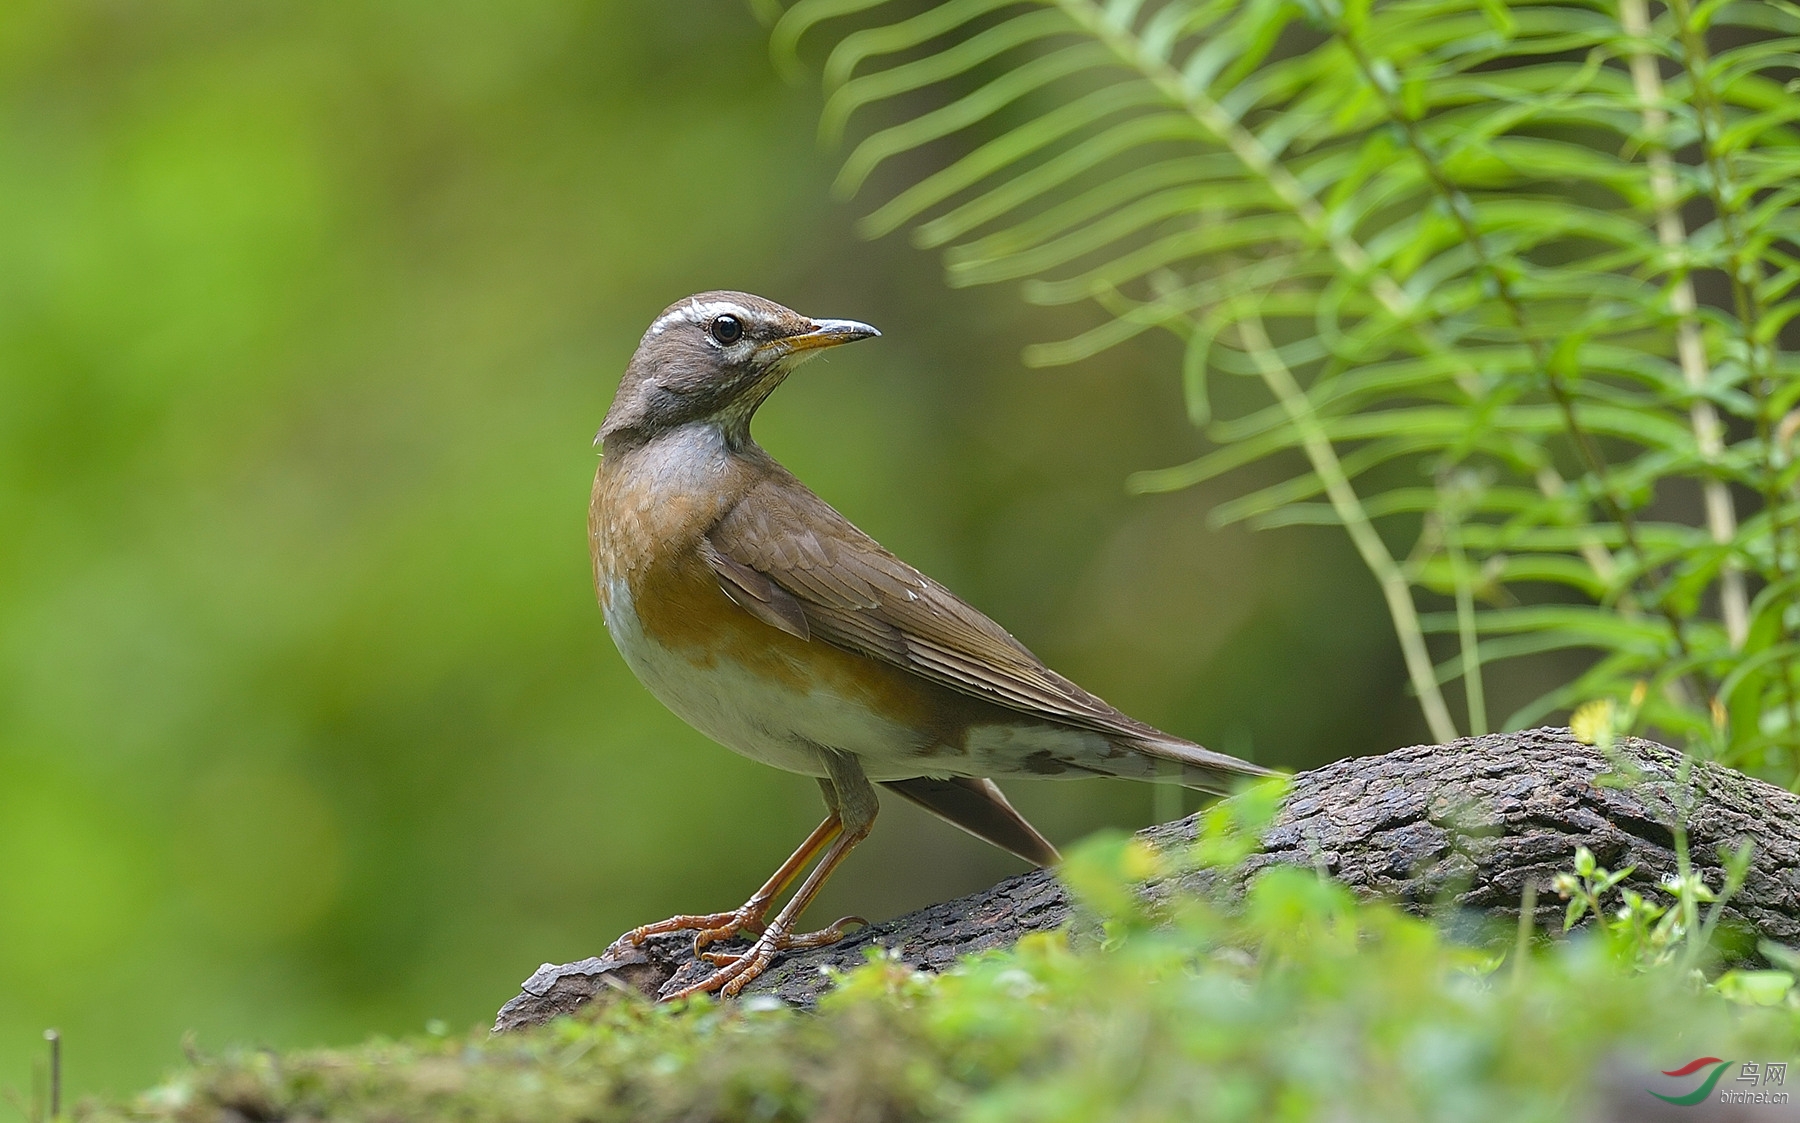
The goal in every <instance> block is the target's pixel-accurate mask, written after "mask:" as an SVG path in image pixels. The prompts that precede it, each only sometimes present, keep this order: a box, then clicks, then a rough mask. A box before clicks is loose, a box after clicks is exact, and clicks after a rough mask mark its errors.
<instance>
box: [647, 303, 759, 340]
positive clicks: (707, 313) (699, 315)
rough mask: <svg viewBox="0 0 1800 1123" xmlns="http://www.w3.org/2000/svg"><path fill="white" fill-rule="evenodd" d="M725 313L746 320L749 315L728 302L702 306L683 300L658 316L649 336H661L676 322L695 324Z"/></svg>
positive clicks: (738, 306)
mask: <svg viewBox="0 0 1800 1123" xmlns="http://www.w3.org/2000/svg"><path fill="white" fill-rule="evenodd" d="M726 312H730V313H732V314H733V315H735V316H742V317H745V318H748V317H749V314H750V313H749V312H748V311H747V310H746V309H744V308H743V307H742V306H741V305H737V304H733V303H732V302H731V301H729V300H709V301H707V302H706V303H704V304H699V303H696V302H694V301H692V300H684V301H682V302H681V303H680V304H677V305H676V306H675V307H674V308H672V309H670V310H669V311H667V312H664V313H663V314H662V315H661V316H658V317H657V318H656V322H655V323H653V324H651V325H650V334H651V335H661V334H662V333H663V330H664V329H665V328H667V327H668V326H669V325H670V324H672V323H674V322H675V321H677V320H686V321H688V322H689V323H691V324H697V323H699V322H700V321H702V320H710V319H712V318H713V317H714V316H719V315H723V314H725V313H726Z"/></svg>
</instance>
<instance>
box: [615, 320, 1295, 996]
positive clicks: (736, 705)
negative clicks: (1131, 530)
mask: <svg viewBox="0 0 1800 1123" xmlns="http://www.w3.org/2000/svg"><path fill="white" fill-rule="evenodd" d="M879 334H881V333H880V332H877V331H876V330H875V329H874V328H872V327H869V326H868V325H867V324H861V323H857V322H856V321H854V320H813V319H809V318H807V317H805V316H802V315H800V314H799V313H797V312H793V311H790V310H789V309H787V308H784V307H782V306H781V305H779V304H776V303H774V302H773V301H769V300H764V299H763V298H761V297H757V296H751V295H749V294H747V293H741V292H706V293H701V294H699V295H698V296H691V297H689V298H687V299H686V300H683V301H680V302H678V303H676V304H674V305H672V306H670V307H669V309H668V310H667V311H665V312H664V313H663V314H662V315H661V316H659V317H657V319H656V322H655V323H653V324H651V325H650V330H648V331H647V332H645V333H644V338H643V341H642V342H640V343H639V344H638V349H637V353H636V354H635V355H633V356H632V358H631V363H630V365H629V366H627V367H626V368H625V377H624V379H623V380H622V381H621V382H620V383H619V390H618V393H617V395H616V396H615V397H614V398H613V403H612V408H611V409H610V410H609V411H607V414H606V421H605V423H604V424H603V425H602V426H601V427H600V435H599V437H598V438H597V443H600V444H601V445H602V446H603V449H604V451H603V454H602V457H601V461H600V470H599V472H598V474H597V475H596V476H595V477H594V492H593V502H592V505H591V506H590V508H589V511H588V535H589V540H590V543H591V546H592V549H593V558H594V582H595V585H596V587H597V588H598V591H599V596H600V607H601V609H602V610H603V611H604V613H605V616H606V626H607V629H608V630H609V631H610V632H611V633H612V637H613V642H615V643H616V644H618V647H619V653H620V654H621V655H623V656H624V657H625V662H626V663H627V664H628V665H629V666H630V667H631V669H632V671H633V672H635V673H636V674H637V677H638V678H639V680H641V681H642V682H643V684H644V685H645V686H646V687H648V688H649V690H650V692H651V693H652V694H654V695H656V697H657V698H659V699H660V700H661V701H662V702H663V704H664V705H666V706H668V707H669V709H671V710H673V711H675V713H676V714H678V715H680V716H681V717H682V718H683V719H684V720H686V721H687V722H688V723H689V724H690V725H692V726H694V728H696V729H698V730H700V731H701V732H702V733H705V734H706V735H707V736H709V737H711V738H713V739H714V740H715V741H718V742H719V743H720V744H722V745H724V746H725V747H727V748H729V749H732V750H734V751H736V752H739V753H742V754H743V755H745V756H747V757H750V758H751V759H753V760H759V761H762V762H763V763H765V764H772V765H774V766H775V767H777V768H783V769H786V770H788V771H789V772H798V773H800V774H801V775H805V776H813V777H816V778H817V779H818V781H819V787H820V788H821V790H822V791H823V792H824V796H825V806H826V808H827V810H828V814H827V815H826V816H825V821H824V822H822V823H820V824H819V826H818V829H816V830H814V831H813V832H812V834H811V835H810V836H809V837H808V838H807V839H806V841H805V842H804V843H802V844H801V845H800V848H799V849H798V850H796V851H794V854H793V856H792V857H790V858H789V859H788V860H787V861H786V862H785V863H783V864H782V866H781V868H780V869H778V870H776V871H775V874H774V876H772V877H770V878H769V880H768V882H767V883H765V884H764V885H763V887H762V888H761V889H758V890H757V891H756V893H755V894H754V895H753V896H751V898H750V899H749V900H748V901H746V902H745V903H744V905H743V906H742V907H741V908H738V909H736V910H734V911H732V912H722V913H711V914H703V915H697V916H675V917H670V918H669V919H668V920H664V921H661V922H659V923H656V924H647V925H644V926H643V927H641V928H636V929H633V930H632V931H630V932H627V933H626V934H625V935H623V936H621V937H620V938H619V940H618V941H617V942H616V943H615V944H614V945H613V948H612V949H609V950H617V949H619V948H621V947H623V946H627V945H635V944H639V943H642V942H643V941H644V940H645V939H646V938H647V937H649V936H651V935H654V934H658V933H664V932H680V931H695V932H697V935H696V936H695V938H694V946H695V949H696V951H699V949H701V948H703V947H705V946H706V945H707V944H709V943H712V942H714V941H717V940H720V939H725V938H728V937H731V936H736V935H738V934H740V933H753V934H755V935H756V940H755V942H754V943H753V944H751V946H750V947H749V949H748V950H747V951H745V952H744V953H743V954H741V955H735V956H733V955H723V954H719V953H715V952H703V953H702V954H703V955H704V956H705V958H707V959H708V960H709V961H710V962H711V963H713V964H714V965H715V966H717V967H718V968H719V969H718V970H717V971H715V972H713V973H712V974H711V975H709V976H708V977H706V978H705V979H703V980H701V981H700V982H698V983H696V984H695V985H693V986H691V987H688V988H687V989H686V990H684V991H682V992H681V994H682V995H687V994H693V993H698V992H702V991H711V990H723V992H724V993H725V994H726V995H734V994H736V993H738V992H739V991H740V990H742V989H743V988H744V986H745V985H746V984H748V983H749V982H750V981H751V980H752V979H754V978H755V977H756V976H757V975H758V974H760V973H761V972H762V971H763V969H764V968H766V967H767V966H768V964H769V962H770V961H771V960H772V959H773V958H774V957H775V955H776V953H778V952H780V951H782V950H784V949H788V948H799V947H818V946H820V945H823V944H827V943H831V942H833V941H835V940H837V939H840V938H841V937H842V936H843V934H844V931H845V929H846V928H847V927H848V926H849V925H851V924H853V923H861V921H860V920H859V919H858V918H855V917H846V918H844V919H843V920H840V921H838V922H837V923H835V924H833V925H831V926H830V927H829V928H826V929H824V930H823V931H820V932H813V933H806V934H801V933H797V932H795V930H794V929H795V925H796V922H797V921H798V920H799V917H800V914H801V913H802V912H803V911H804V910H805V908H806V906H807V904H808V903H809V902H811V901H812V899H813V897H814V896H816V895H817V894H818V891H819V888H820V886H821V885H823V884H824V882H825V879H826V878H827V877H829V876H830V875H831V871H832V869H833V868H834V867H836V866H837V865H838V863H839V862H841V861H843V859H844V856H845V855H846V854H848V853H849V852H850V850H851V848H852V847H854V846H855V845H856V844H857V843H858V842H860V841H862V839H863V838H865V837H866V836H867V835H868V833H869V828H870V826H871V825H872V824H873V823H874V821H875V812H876V804H877V801H876V795H875V788H874V784H880V785H881V786H882V787H885V788H887V789H888V790H889V791H891V792H894V793H896V794H898V795H901V796H904V797H905V798H907V799H909V800H911V801H913V802H914V803H917V804H919V805H920V806H922V807H924V808H925V809H926V810H928V811H931V812H933V813H934V814H936V815H938V816H940V817H942V818H944V819H947V820H949V821H950V822H951V823H954V824H955V825H957V826H959V827H961V828H963V829H964V830H966V831H968V832H969V833H971V834H973V835H975V836H976V837H978V838H982V839H985V840H987V841H988V842H991V843H993V844H994V845H996V846H999V847H1001V848H1002V849H1005V850H1009V851H1011V852H1012V853H1014V854H1017V855H1018V856H1019V857H1021V858H1024V859H1025V860H1026V861H1029V862H1035V863H1037V864H1040V865H1048V864H1050V863H1052V862H1055V861H1056V860H1057V853H1056V848H1055V847H1054V846H1052V845H1050V843H1049V842H1048V841H1046V840H1045V839H1044V837H1043V836H1042V835H1041V834H1039V833H1038V832H1037V831H1036V829H1034V828H1033V827H1032V825H1031V824H1030V823H1028V822H1026V821H1025V819H1024V817H1023V816H1021V815H1020V814H1019V813H1018V812H1017V811H1015V810H1013V807H1012V804H1010V803H1008V802H1007V800H1006V796H1005V795H1003V794H1002V793H1001V791H1000V789H999V788H998V787H997V786H996V785H995V784H994V782H993V780H991V779H989V778H988V777H992V776H1005V775H1015V776H1094V775H1100V776H1128V777H1131V778H1133V779H1139V780H1156V779H1161V778H1168V779H1177V780H1178V781H1179V782H1180V783H1182V784H1185V785H1187V786H1189V787H1194V788H1200V789H1203V790H1206V791H1212V792H1224V791H1226V790H1228V788H1229V786H1230V784H1231V782H1232V781H1233V780H1234V779H1236V778H1239V777H1246V776H1263V775H1267V770H1265V769H1263V768H1259V767H1257V766H1256V765H1254V764H1249V763H1247V762H1245V761H1242V760H1238V759H1236V758H1235V757H1230V756H1226V755H1224V754H1222V753H1215V752H1212V751H1210V750H1208V749H1204V748H1201V747H1200V746H1199V745H1196V744H1193V743H1191V742H1189V741H1184V740H1182V739H1180V738H1179V737H1172V736H1170V735H1169V734H1167V733H1163V732H1161V731H1159V730H1157V729H1155V728H1152V727H1151V726H1148V725H1145V724H1144V723H1143V722H1140V721H1136V720H1133V719H1132V718H1129V717H1127V716H1126V715H1124V714H1122V713H1120V712H1119V711H1118V710H1115V709H1113V708H1112V707H1111V706H1109V705H1107V704H1106V703H1105V702H1103V701H1101V700H1100V699H1099V698H1096V697H1095V696H1094V695H1092V694H1089V693H1088V692H1087V691H1085V690H1083V689H1082V688H1081V687H1079V686H1077V685H1075V684H1074V683H1073V682H1070V681H1069V680H1068V679H1066V678H1064V677H1062V676H1061V675H1059V674H1057V673H1056V672H1055V671H1052V670H1050V669H1049V668H1048V667H1046V666H1044V664H1043V663H1042V662H1041V661H1040V660H1039V659H1038V658H1037V657H1036V656H1035V655H1033V654H1032V653H1031V652H1029V651H1027V650H1026V649H1025V646H1024V645H1023V644H1021V643H1020V642H1019V641H1018V640H1016V639H1014V638H1013V637H1012V636H1011V635H1009V634H1007V632H1006V631H1005V630H1004V629H1003V628H1001V627H1000V626H999V625H998V624H996V623H994V622H993V621H992V620H989V619H988V618H987V617H986V616H983V615H982V614H981V613H980V612H977V611H976V610H975V609H973V608H971V607H970V606H969V605H967V604H965V603H964V602H963V601H962V600H960V599H958V598H957V596H956V595H955V594H953V593H951V592H950V591H949V590H948V589H946V588H944V587H943V586H942V585H940V584H938V583H937V582H936V581H933V580H932V579H931V578H929V577H927V576H925V575H924V574H923V573H920V572H919V571H918V570H916V569H914V568H913V567H912V566H910V565H907V564H906V563H905V562H903V561H901V560H900V559H899V558H897V557H895V556H894V555H893V554H891V553H889V552H888V551H887V550H885V549H883V548H882V547H881V544H880V543H879V542H876V541H875V540H874V539H873V538H870V537H869V536H868V535H867V534H864V533H863V532H862V531H860V530H858V529H857V528H856V527H855V526H853V525H851V523H850V521H849V520H848V519H846V518H844V516H842V515H840V514H838V513H837V512H836V511H835V510H833V509H832V508H831V507H830V506H829V505H828V504H827V503H826V502H825V501H824V500H822V499H820V498H819V497H818V496H816V495H814V494H813V493H812V492H811V491H809V490H808V489H807V487H806V485H804V484H802V483H801V482H800V481H799V480H797V479H795V478H794V477H793V476H792V475H791V474H790V473H789V472H788V471H787V470H786V469H785V468H783V467H782V466H781V465H780V464H777V463H776V462H775V460H774V458H773V457H771V456H770V455H769V454H768V453H766V452H764V451H763V450H762V449H761V448H760V447H758V445H757V444H756V442H755V441H754V440H752V439H751V437H750V419H751V417H752V416H754V415H755V413H756V409H757V407H758V406H760V405H762V403H763V401H764V400H765V399H767V398H768V396H769V394H770V393H771V392H773V391H774V389H775V388H776V387H777V386H779V385H780V384H781V382H782V380H783V379H785V378H786V377H787V376H788V374H789V372H790V371H792V370H793V369H794V367H796V366H798V365H799V364H800V363H801V362H803V361H805V360H806V359H808V358H811V357H812V356H814V355H816V354H818V353H819V352H820V351H821V350H823V349H825V348H828V347H836V346H838V345H840V344H844V343H849V342H852V341H854V340H858V339H867V338H870V337H872V336H876V335H879ZM1171 772H1172V773H1174V775H1172V776H1171V775H1168V773H1171ZM814 858H817V859H818V864H817V865H816V866H815V867H814V868H813V869H812V871H811V872H810V873H808V874H806V877H805V880H804V881H802V882H801V884H800V888H799V889H798V890H796V891H795V893H794V895H793V896H792V898H790V899H789V900H788V902H787V903H786V904H785V905H784V906H783V907H782V908H781V909H780V910H779V911H777V912H776V913H775V915H774V917H773V918H772V919H771V918H770V917H769V911H770V909H771V907H772V906H773V904H774V902H775V901H776V899H777V898H779V897H780V895H781V894H782V892H784V891H785V890H786V889H787V888H788V887H789V886H790V885H791V884H792V883H793V882H794V881H795V880H797V879H798V878H799V877H800V875H801V874H802V872H804V871H805V870H806V868H807V866H808V864H809V863H811V862H812V861H813V859H814Z"/></svg>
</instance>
